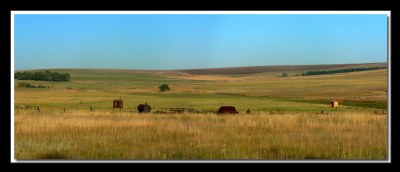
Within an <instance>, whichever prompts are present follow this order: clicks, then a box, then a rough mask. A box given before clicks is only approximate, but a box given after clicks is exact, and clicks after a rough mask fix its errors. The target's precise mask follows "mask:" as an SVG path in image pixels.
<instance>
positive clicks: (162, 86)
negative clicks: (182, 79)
mask: <svg viewBox="0 0 400 172" xmlns="http://www.w3.org/2000/svg"><path fill="white" fill-rule="evenodd" d="M158 88H160V92H164V91H169V90H171V89H170V88H169V86H168V85H167V84H163V85H161V86H159V87H158Z"/></svg>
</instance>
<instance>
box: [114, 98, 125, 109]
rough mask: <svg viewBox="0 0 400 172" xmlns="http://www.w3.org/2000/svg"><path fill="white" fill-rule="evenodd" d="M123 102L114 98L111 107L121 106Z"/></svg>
mask: <svg viewBox="0 0 400 172" xmlns="http://www.w3.org/2000/svg"><path fill="white" fill-rule="evenodd" d="M123 107H124V102H123V101H122V100H114V102H113V108H123Z"/></svg>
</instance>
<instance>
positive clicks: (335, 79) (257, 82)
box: [14, 66, 388, 160]
mask: <svg viewBox="0 0 400 172" xmlns="http://www.w3.org/2000/svg"><path fill="white" fill-rule="evenodd" d="M336 67H338V66H336ZM50 71H52V72H61V73H64V72H68V73H69V74H70V75H71V80H70V81H68V82H50V81H19V80H14V85H15V87H14V101H15V102H14V105H15V107H21V106H24V107H26V106H38V107H40V112H37V111H36V110H34V109H18V108H16V109H15V114H14V117H15V121H14V125H15V135H14V137H15V145H14V146H15V158H16V159H18V160H24V159H86V160H87V159H105V160H107V159H122V160H194V159H196V160H217V159H228V160H230V159H240V160H251V159H257V160H303V159H329V160H333V159H344V160H348V159H359V160H366V159H368V160H384V159H387V155H388V154H387V151H388V150H387V139H388V138H387V120H388V119H387V116H386V115H377V114H374V112H375V111H385V112H387V94H388V93H387V91H388V90H387V70H386V69H380V70H371V71H360V72H351V73H341V74H329V75H316V76H294V75H295V74H296V73H300V72H303V71H292V70H289V71H285V70H284V69H282V71H272V72H271V71H269V72H263V73H252V74H241V75H239V74H235V75H215V74H213V75H199V74H189V73H185V72H184V71H140V70H112V69H54V70H52V69H50ZM235 72H236V71H235ZM282 72H287V73H288V74H289V77H279V75H280V74H282ZM18 82H29V83H31V84H34V85H39V84H41V85H44V86H49V87H50V88H19V87H17V85H18ZM161 84H168V85H169V86H170V88H171V91H168V92H160V91H159V89H158V87H159V86H160V85H161ZM120 97H121V98H122V100H123V101H124V109H122V110H119V109H115V110H113V108H112V103H113V100H114V99H119V98H120ZM331 99H340V100H342V101H343V103H342V104H341V107H340V108H335V109H334V108H331V107H330V106H329V101H330V100H331ZM145 102H147V103H148V104H149V105H150V106H151V111H152V112H151V113H149V114H139V113H137V109H136V107H137V106H138V105H139V104H143V103H145ZM223 105H228V106H235V107H236V109H237V110H238V111H239V112H240V113H239V114H238V115H234V116H232V115H225V116H218V115H216V114H213V113H204V114H201V113H196V114H192V113H184V114H156V113H154V112H155V111H157V110H159V111H163V110H167V109H169V108H194V109H196V110H199V111H217V110H218V108H219V107H220V106H223ZM50 106H54V107H50ZM56 106H57V107H56ZM58 106H59V107H65V108H66V110H65V112H64V111H63V109H62V108H59V107H58ZM89 106H90V107H93V109H94V111H90V110H89V108H87V107H89ZM248 108H249V109H250V110H251V113H250V114H246V113H245V111H246V110H247V109H248ZM321 112H323V113H322V114H321Z"/></svg>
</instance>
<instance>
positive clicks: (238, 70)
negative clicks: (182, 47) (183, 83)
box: [178, 63, 387, 75]
mask: <svg viewBox="0 0 400 172" xmlns="http://www.w3.org/2000/svg"><path fill="white" fill-rule="evenodd" d="M381 66H387V64H386V63H360V64H332V65H282V66H249V67H229V68H208V69H185V70H178V71H180V72H183V73H187V74H192V75H243V74H257V73H264V72H282V71H285V72H286V71H308V70H329V69H340V68H349V67H354V68H357V67H381Z"/></svg>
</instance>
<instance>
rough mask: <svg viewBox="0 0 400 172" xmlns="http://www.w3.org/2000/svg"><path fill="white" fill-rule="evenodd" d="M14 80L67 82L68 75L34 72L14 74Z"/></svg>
mask: <svg viewBox="0 0 400 172" xmlns="http://www.w3.org/2000/svg"><path fill="white" fill-rule="evenodd" d="M14 78H15V79H18V80H35V81H69V79H70V75H69V73H58V72H50V71H48V70H46V71H44V72H43V71H39V72H38V71H36V72H33V73H31V72H26V71H25V72H17V73H15V74H14Z"/></svg>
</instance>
